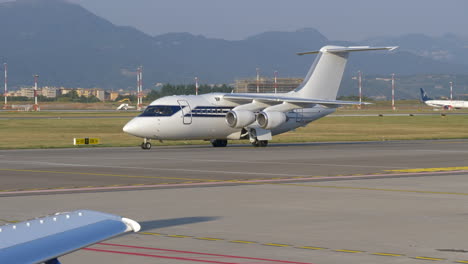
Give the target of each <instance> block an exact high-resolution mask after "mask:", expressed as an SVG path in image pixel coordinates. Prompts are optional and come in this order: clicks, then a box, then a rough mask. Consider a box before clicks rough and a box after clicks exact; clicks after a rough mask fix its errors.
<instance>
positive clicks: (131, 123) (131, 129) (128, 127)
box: [122, 119, 139, 136]
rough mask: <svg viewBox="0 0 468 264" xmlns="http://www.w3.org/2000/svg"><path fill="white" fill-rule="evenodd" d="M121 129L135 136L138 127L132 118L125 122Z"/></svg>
mask: <svg viewBox="0 0 468 264" xmlns="http://www.w3.org/2000/svg"><path fill="white" fill-rule="evenodd" d="M122 130H123V132H125V133H127V134H130V135H134V136H137V134H138V130H139V129H138V126H137V124H136V122H135V120H134V119H132V120H130V121H129V122H128V123H127V124H125V126H124V127H123V128H122Z"/></svg>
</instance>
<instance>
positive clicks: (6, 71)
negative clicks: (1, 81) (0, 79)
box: [3, 62, 8, 109]
mask: <svg viewBox="0 0 468 264" xmlns="http://www.w3.org/2000/svg"><path fill="white" fill-rule="evenodd" d="M7 67H8V65H7V64H6V62H5V63H3V68H4V70H5V94H4V95H3V96H5V105H4V106H3V108H4V109H7V106H8V68H7Z"/></svg>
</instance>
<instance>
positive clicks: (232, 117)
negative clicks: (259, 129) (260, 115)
mask: <svg viewBox="0 0 468 264" xmlns="http://www.w3.org/2000/svg"><path fill="white" fill-rule="evenodd" d="M253 122H255V114H254V113H253V112H251V111H246V110H236V111H234V110H231V111H229V112H227V114H226V123H227V124H228V126H230V127H232V128H243V127H246V126H248V125H250V124H252V123H253Z"/></svg>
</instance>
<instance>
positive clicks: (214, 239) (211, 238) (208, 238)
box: [196, 237, 224, 241]
mask: <svg viewBox="0 0 468 264" xmlns="http://www.w3.org/2000/svg"><path fill="white" fill-rule="evenodd" d="M196 239H200V240H209V241H219V240H224V239H221V238H214V237H196Z"/></svg>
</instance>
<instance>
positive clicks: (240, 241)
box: [229, 240, 257, 244]
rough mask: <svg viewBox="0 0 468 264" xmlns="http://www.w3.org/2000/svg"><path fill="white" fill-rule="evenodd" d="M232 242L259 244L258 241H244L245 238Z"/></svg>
mask: <svg viewBox="0 0 468 264" xmlns="http://www.w3.org/2000/svg"><path fill="white" fill-rule="evenodd" d="M229 242H231V243H242V244H257V242H253V241H244V240H231V241H229Z"/></svg>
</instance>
